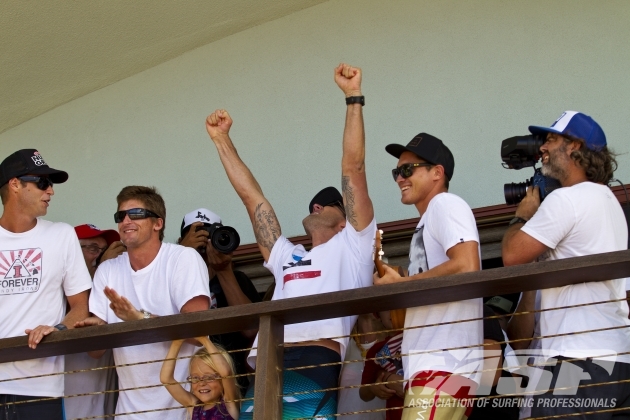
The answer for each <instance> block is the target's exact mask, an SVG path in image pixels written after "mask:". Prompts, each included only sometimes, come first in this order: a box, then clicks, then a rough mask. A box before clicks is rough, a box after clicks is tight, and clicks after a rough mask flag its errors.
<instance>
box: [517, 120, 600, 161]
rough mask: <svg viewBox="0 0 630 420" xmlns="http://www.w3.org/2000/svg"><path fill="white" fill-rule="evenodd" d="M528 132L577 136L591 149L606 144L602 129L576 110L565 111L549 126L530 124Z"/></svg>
mask: <svg viewBox="0 0 630 420" xmlns="http://www.w3.org/2000/svg"><path fill="white" fill-rule="evenodd" d="M529 132H530V133H532V134H542V135H546V134H547V133H555V134H560V135H566V136H570V137H577V138H580V139H582V140H584V141H585V142H586V147H587V148H589V149H591V150H595V151H597V150H601V149H602V148H603V147H605V146H606V135H605V134H604V130H602V128H601V127H600V126H599V124H597V123H596V122H595V120H594V119H592V118H591V117H589V116H588V115H586V114H582V113H581V112H577V111H565V112H563V113H562V115H560V117H559V118H558V119H557V120H556V121H555V122H554V123H553V124H551V127H540V126H537V125H530V126H529Z"/></svg>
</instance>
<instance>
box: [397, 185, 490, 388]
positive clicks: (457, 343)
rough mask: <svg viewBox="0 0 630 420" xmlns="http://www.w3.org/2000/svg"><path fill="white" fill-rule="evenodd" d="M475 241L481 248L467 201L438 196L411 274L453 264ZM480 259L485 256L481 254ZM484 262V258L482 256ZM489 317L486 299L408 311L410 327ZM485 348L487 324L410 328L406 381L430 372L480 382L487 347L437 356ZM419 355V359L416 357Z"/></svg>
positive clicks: (415, 247) (417, 236) (420, 230)
mask: <svg viewBox="0 0 630 420" xmlns="http://www.w3.org/2000/svg"><path fill="white" fill-rule="evenodd" d="M469 241H474V242H477V244H479V233H478V232H477V224H476V222H475V217H474V215H473V213H472V211H471V210H470V207H469V206H468V204H466V202H465V201H464V200H462V199H461V198H459V197H458V196H456V195H454V194H450V193H441V194H438V195H436V196H435V197H434V198H433V199H432V200H431V201H430V202H429V206H428V207H427V210H426V212H425V213H424V214H423V215H422V218H421V219H420V222H419V223H418V227H417V228H416V232H415V233H414V235H413V237H412V239H411V246H410V249H409V260H410V264H409V275H410V276H413V275H415V274H418V273H420V272H424V271H427V270H430V269H431V268H434V267H436V266H438V265H440V264H442V263H444V262H446V261H448V260H449V258H448V256H447V255H446V251H448V250H449V249H450V248H452V247H453V246H455V245H457V244H459V243H462V242H469ZM479 255H480V254H479ZM479 258H480V260H481V257H480V256H479ZM482 317H483V301H482V299H481V298H478V299H469V300H463V301H459V302H450V303H441V304H437V305H427V306H420V307H416V308H409V309H407V315H406V317H405V328H411V327H417V326H422V325H429V324H437V323H445V322H453V321H461V320H466V319H473V318H482ZM482 343H483V321H481V320H479V321H469V322H461V323H456V324H448V325H439V326H434V327H423V328H414V329H406V330H405V331H404V333H403V344H402V353H403V354H409V356H403V370H404V372H405V379H409V378H412V377H414V375H415V374H416V373H418V372H421V371H425V370H434V371H443V372H451V373H457V374H461V375H462V376H465V377H467V378H470V379H472V380H474V381H475V382H477V383H479V379H480V378H479V377H480V374H479V373H477V372H476V371H477V370H478V369H480V368H481V367H482V362H483V356H482V348H481V347H472V348H467V349H461V350H445V351H434V350H439V349H452V348H455V347H463V346H473V345H480V344H482ZM414 353H419V354H414Z"/></svg>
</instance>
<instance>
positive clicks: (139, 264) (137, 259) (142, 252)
mask: <svg viewBox="0 0 630 420" xmlns="http://www.w3.org/2000/svg"><path fill="white" fill-rule="evenodd" d="M161 246H162V241H159V240H156V241H150V242H147V243H145V244H143V245H142V246H141V247H139V248H132V249H128V250H127V253H128V255H129V264H130V265H131V269H132V270H133V271H138V270H142V269H143V268H145V267H146V266H148V265H149V264H151V263H152V262H153V260H154V259H155V257H157V254H158V253H159V252H160V247H161Z"/></svg>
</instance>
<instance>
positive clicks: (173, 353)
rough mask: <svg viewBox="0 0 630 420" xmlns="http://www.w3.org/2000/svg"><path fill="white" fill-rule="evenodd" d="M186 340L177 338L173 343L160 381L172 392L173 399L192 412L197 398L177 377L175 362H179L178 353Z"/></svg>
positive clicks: (163, 366)
mask: <svg viewBox="0 0 630 420" xmlns="http://www.w3.org/2000/svg"><path fill="white" fill-rule="evenodd" d="M183 343H184V340H175V341H173V342H172V343H171V347H170V348H169V349H168V353H167V354H166V358H165V360H164V363H163V364H162V369H161V370H160V382H162V383H163V384H164V388H166V390H167V391H168V392H169V394H171V396H172V397H173V399H174V400H175V401H177V402H178V403H180V404H181V405H183V406H184V407H187V409H188V412H189V413H191V412H192V408H191V407H190V406H193V405H195V404H196V403H197V398H196V397H195V396H194V395H193V394H191V393H190V392H188V391H186V390H185V389H184V387H183V386H182V385H181V384H180V383H179V382H177V380H176V379H175V364H176V363H177V360H175V359H176V358H177V355H178V354H179V350H180V349H181V347H182V344H183Z"/></svg>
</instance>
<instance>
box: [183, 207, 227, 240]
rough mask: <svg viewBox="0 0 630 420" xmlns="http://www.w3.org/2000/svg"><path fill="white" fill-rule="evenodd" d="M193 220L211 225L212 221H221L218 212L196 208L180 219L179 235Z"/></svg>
mask: <svg viewBox="0 0 630 420" xmlns="http://www.w3.org/2000/svg"><path fill="white" fill-rule="evenodd" d="M195 222H202V223H204V224H206V225H212V224H214V223H221V218H220V217H219V215H218V214H216V213H213V212H211V211H210V210H208V209H204V208H201V209H197V210H193V211H191V212H190V213H188V214H186V216H184V220H182V227H181V228H180V230H179V233H180V235H182V236H183V235H184V229H186V228H187V227H188V226H190V225H192V224H193V223H195Z"/></svg>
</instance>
